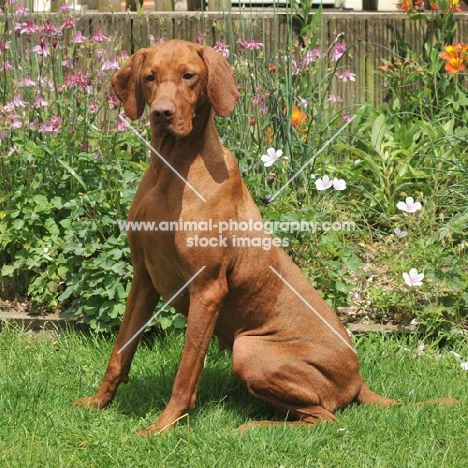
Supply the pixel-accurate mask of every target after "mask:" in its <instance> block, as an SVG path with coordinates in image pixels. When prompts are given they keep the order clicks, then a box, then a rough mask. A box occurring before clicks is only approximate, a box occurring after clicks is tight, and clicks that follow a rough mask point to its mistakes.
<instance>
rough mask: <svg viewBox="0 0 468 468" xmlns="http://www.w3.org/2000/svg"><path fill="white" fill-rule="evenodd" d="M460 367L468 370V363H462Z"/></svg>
mask: <svg viewBox="0 0 468 468" xmlns="http://www.w3.org/2000/svg"><path fill="white" fill-rule="evenodd" d="M460 366H461V368H462V369H463V370H468V362H462V363H461V364H460Z"/></svg>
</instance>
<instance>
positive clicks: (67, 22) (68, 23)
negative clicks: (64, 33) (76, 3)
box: [60, 16, 76, 29]
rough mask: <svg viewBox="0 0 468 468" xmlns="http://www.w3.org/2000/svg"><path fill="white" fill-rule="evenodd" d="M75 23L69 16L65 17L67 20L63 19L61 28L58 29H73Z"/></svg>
mask: <svg viewBox="0 0 468 468" xmlns="http://www.w3.org/2000/svg"><path fill="white" fill-rule="evenodd" d="M75 23H76V21H75V20H74V19H73V18H72V17H71V16H67V18H66V19H65V21H64V23H63V24H62V26H60V29H70V28H73V26H75Z"/></svg>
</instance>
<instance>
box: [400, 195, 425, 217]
mask: <svg viewBox="0 0 468 468" xmlns="http://www.w3.org/2000/svg"><path fill="white" fill-rule="evenodd" d="M421 207H422V205H421V203H419V202H415V201H414V199H413V197H408V198H407V199H406V200H405V201H404V202H402V201H401V202H398V203H397V208H398V209H399V210H401V211H406V212H407V213H415V212H416V211H418V210H420V209H421Z"/></svg>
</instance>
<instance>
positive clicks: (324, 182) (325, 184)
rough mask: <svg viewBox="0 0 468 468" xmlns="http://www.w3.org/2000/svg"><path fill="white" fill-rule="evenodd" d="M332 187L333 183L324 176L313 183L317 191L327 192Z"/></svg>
mask: <svg viewBox="0 0 468 468" xmlns="http://www.w3.org/2000/svg"><path fill="white" fill-rule="evenodd" d="M332 185H333V182H332V181H331V180H330V177H328V176H327V175H324V176H323V177H321V178H319V179H317V180H316V181H315V187H317V190H327V189H329V188H330V187H331V186H332Z"/></svg>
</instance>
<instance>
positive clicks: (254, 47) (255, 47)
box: [239, 39, 264, 50]
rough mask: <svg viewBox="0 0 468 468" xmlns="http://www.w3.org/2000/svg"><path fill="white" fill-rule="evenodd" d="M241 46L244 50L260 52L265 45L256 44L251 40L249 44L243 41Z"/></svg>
mask: <svg viewBox="0 0 468 468" xmlns="http://www.w3.org/2000/svg"><path fill="white" fill-rule="evenodd" d="M239 45H240V46H241V47H242V48H243V49H248V50H260V49H262V48H263V47H264V45H263V44H262V43H261V42H256V41H255V39H250V41H249V42H247V41H241V42H240V43H239Z"/></svg>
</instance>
